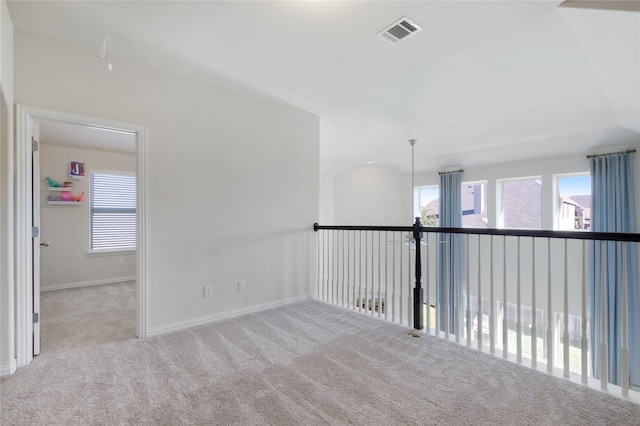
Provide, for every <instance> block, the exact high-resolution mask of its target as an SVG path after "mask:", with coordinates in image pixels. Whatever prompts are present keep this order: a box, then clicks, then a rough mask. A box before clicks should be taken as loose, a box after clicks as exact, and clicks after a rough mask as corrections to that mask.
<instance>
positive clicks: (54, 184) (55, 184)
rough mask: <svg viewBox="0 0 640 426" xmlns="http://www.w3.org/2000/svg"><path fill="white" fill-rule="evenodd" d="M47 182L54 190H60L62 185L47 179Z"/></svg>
mask: <svg viewBox="0 0 640 426" xmlns="http://www.w3.org/2000/svg"><path fill="white" fill-rule="evenodd" d="M45 179H46V180H47V182H48V183H49V186H50V187H52V188H58V187H60V186H62V185H60V184H59V183H58V182H56V181H55V180H53V179H51V178H49V177H48V178H45Z"/></svg>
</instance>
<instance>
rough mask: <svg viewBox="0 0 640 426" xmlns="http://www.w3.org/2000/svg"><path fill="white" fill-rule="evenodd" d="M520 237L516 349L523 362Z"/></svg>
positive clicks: (518, 357) (520, 360)
mask: <svg viewBox="0 0 640 426" xmlns="http://www.w3.org/2000/svg"><path fill="white" fill-rule="evenodd" d="M520 263H521V259H520V237H518V268H517V270H516V272H517V274H518V276H517V279H516V282H517V287H516V312H517V313H516V349H517V351H516V352H517V355H516V356H517V360H518V363H519V364H520V363H522V319H521V313H520V309H521V297H520Z"/></svg>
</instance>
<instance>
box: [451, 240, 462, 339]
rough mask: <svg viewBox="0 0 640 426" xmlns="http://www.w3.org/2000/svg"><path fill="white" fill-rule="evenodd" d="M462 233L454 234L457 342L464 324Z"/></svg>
mask: <svg viewBox="0 0 640 426" xmlns="http://www.w3.org/2000/svg"><path fill="white" fill-rule="evenodd" d="M459 236H460V234H454V238H455V239H456V245H455V251H454V253H453V254H454V262H453V268H454V269H453V270H454V274H455V279H454V285H453V288H454V290H453V294H454V295H455V296H454V298H453V306H454V316H455V319H456V324H455V326H456V328H455V333H456V343H460V334H461V333H462V324H460V322H461V321H460V320H461V318H460V255H459V253H460V238H459Z"/></svg>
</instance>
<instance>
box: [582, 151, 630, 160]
mask: <svg viewBox="0 0 640 426" xmlns="http://www.w3.org/2000/svg"><path fill="white" fill-rule="evenodd" d="M634 152H636V150H635V149H627V150H626V151H618V152H608V153H606V154H589V155H587V158H588V159H591V158H598V157H608V156H609V155H622V154H633V153H634Z"/></svg>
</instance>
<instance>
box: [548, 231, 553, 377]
mask: <svg viewBox="0 0 640 426" xmlns="http://www.w3.org/2000/svg"><path fill="white" fill-rule="evenodd" d="M553 343H554V342H553V304H552V295H551V238H547V372H548V373H553V346H554V345H553Z"/></svg>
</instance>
